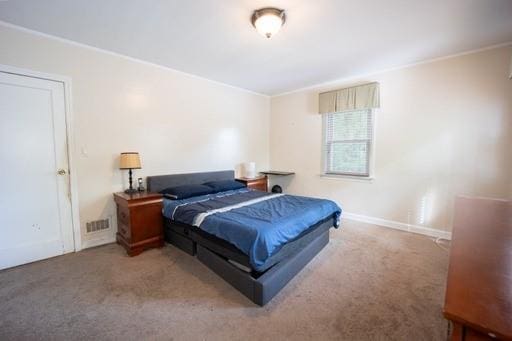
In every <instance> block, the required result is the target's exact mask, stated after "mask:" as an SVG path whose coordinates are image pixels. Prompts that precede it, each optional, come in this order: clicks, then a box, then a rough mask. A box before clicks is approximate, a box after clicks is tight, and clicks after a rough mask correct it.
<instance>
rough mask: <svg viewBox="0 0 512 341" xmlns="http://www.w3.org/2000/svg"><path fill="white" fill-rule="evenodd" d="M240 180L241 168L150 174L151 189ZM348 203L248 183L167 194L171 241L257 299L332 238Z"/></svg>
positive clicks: (261, 299) (274, 291) (269, 296)
mask: <svg viewBox="0 0 512 341" xmlns="http://www.w3.org/2000/svg"><path fill="white" fill-rule="evenodd" d="M223 180H234V171H232V170H228V171H217V172H204V173H189V174H172V175H161V176H150V177H148V178H147V186H148V190H149V191H152V192H160V191H162V190H164V189H166V188H169V187H173V186H182V185H195V184H203V183H207V182H212V181H223ZM340 214H341V209H340V208H339V207H338V206H337V205H336V204H334V203H333V202H331V201H328V200H323V199H315V198H307V197H298V196H290V195H283V194H272V193H266V192H259V191H254V190H250V189H247V188H240V189H235V190H230V191H225V192H224V191H222V192H216V193H212V194H207V195H198V196H193V197H191V198H188V199H185V200H169V199H164V210H163V215H164V233H165V240H166V241H167V242H168V243H171V244H172V245H174V246H176V247H178V248H179V249H181V250H183V251H185V252H187V253H188V254H190V255H192V256H197V258H198V260H199V261H200V262H202V263H203V264H204V265H206V266H207V267H209V268H210V269H211V270H213V271H214V272H215V273H217V274H218V275H219V276H221V277H222V278H224V279H225V280H226V281H227V282H228V283H230V284H231V285H232V286H233V287H235V288H236V289H238V290H239V291H240V292H241V293H242V294H244V295H245V296H246V297H248V298H249V299H250V300H252V301H253V302H254V303H256V304H258V305H261V306H263V305H265V304H266V303H267V302H269V301H270V300H271V299H272V298H273V297H274V296H275V295H276V294H277V293H278V292H279V291H280V290H281V289H282V288H283V287H284V286H285V285H286V284H287V283H288V282H289V281H290V280H291V279H292V278H293V277H294V276H295V275H296V274H297V273H298V272H299V271H300V270H301V269H302V268H303V267H304V266H305V265H306V264H307V263H308V262H309V261H310V260H311V259H312V258H313V257H314V256H315V255H316V254H317V253H318V252H320V251H321V250H322V249H323V247H324V246H325V245H326V244H327V243H328V242H329V229H330V228H331V227H333V226H338V223H339V218H340Z"/></svg>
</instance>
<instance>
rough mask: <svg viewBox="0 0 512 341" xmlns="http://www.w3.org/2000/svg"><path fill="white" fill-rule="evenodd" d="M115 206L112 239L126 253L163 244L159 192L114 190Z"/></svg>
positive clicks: (131, 254)
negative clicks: (130, 192) (113, 235)
mask: <svg viewBox="0 0 512 341" xmlns="http://www.w3.org/2000/svg"><path fill="white" fill-rule="evenodd" d="M114 201H115V202H116V206H117V234H116V240H117V243H118V244H121V245H122V246H124V248H125V249H126V252H128V255H130V256H136V255H138V254H139V253H141V252H142V251H144V250H146V249H149V248H152V247H162V246H164V233H163V218H162V195H161V194H159V193H148V192H140V193H134V194H126V193H124V192H120V193H114Z"/></svg>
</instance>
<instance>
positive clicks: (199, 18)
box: [0, 0, 512, 95]
mask: <svg viewBox="0 0 512 341" xmlns="http://www.w3.org/2000/svg"><path fill="white" fill-rule="evenodd" d="M265 6H275V7H279V8H283V9H285V10H286V12H287V22H286V24H285V26H284V27H283V29H282V30H281V32H279V33H278V34H277V35H276V36H275V37H273V38H272V39H271V40H267V39H265V38H264V37H262V36H261V35H259V34H258V33H257V32H256V31H255V30H254V28H253V27H252V26H251V23H250V20H249V19H250V16H251V14H252V11H253V10H254V9H257V8H260V7H265ZM0 20H3V21H6V22H9V23H12V24H15V25H19V26H24V27H26V28H30V29H33V30H37V31H40V32H44V33H47V34H51V35H55V36H58V37H61V38H66V39H70V40H73V41H76V42H80V43H83V44H87V45H91V46H95V47H98V48H102V49H105V50H109V51H113V52H117V53H120V54H123V55H127V56H130V57H134V58H138V59H142V60H145V61H149V62H152V63H156V64H160V65H163V66H166V67H170V68H173V69H176V70H180V71H183V72H187V73H191V74H194V75H198V76H202V77H205V78H208V79H212V80H215V81H219V82H223V83H226V84H230V85H233V86H237V87H240V88H244V89H248V90H252V91H255V92H259V93H263V94H268V95H275V94H279V93H283V92H288V91H292V90H295V89H299V88H303V87H308V86H311V85H314V84H319V83H324V82H328V81H331V80H335V79H340V78H345V77H351V76H356V75H360V74H367V73H370V72H375V71H379V70H382V69H387V68H391V67H396V66H400V65H404V64H410V63H414V62H419V61H422V60H427V59H432V58H437V57H442V56H446V55H450V54H455V53H459V52H463V51H468V50H472V49H477V48H481V47H485V46H489V45H494V44H499V43H504V42H509V41H512V1H511V0H386V1H379V0H267V1H263V0H152V1H142V0H81V1H80V0H74V1H70V0H7V1H6V0H0Z"/></svg>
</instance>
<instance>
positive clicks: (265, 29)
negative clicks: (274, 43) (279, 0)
mask: <svg viewBox="0 0 512 341" xmlns="http://www.w3.org/2000/svg"><path fill="white" fill-rule="evenodd" d="M285 21H286V15H285V14H284V10H282V9H277V8H273V7H266V8H261V9H258V10H256V11H254V13H253V14H252V17H251V22H252V25H253V26H254V28H256V30H257V31H258V32H259V33H260V34H261V35H263V36H265V37H267V38H269V39H270V38H272V37H273V36H274V35H275V34H276V33H277V32H279V30H280V29H281V26H283V25H284V22H285Z"/></svg>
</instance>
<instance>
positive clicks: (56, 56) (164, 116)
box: [0, 26, 270, 239]
mask: <svg viewBox="0 0 512 341" xmlns="http://www.w3.org/2000/svg"><path fill="white" fill-rule="evenodd" d="M0 46H1V48H0V64H5V65H11V66H15V67H20V68H26V69H30V70H35V71H40V72H45V73H53V74H58V75H64V76H68V77H71V78H72V87H73V92H72V99H73V116H74V133H75V134H74V140H75V146H76V148H75V149H76V150H73V151H72V153H73V155H74V160H75V163H76V167H77V170H78V192H79V204H80V220H81V226H82V234H83V230H84V225H85V222H87V221H90V220H95V219H99V218H105V217H108V216H115V207H114V204H113V200H112V192H115V191H120V190H121V189H122V188H123V182H124V186H126V184H127V176H126V172H121V171H120V170H118V169H117V167H118V155H119V153H120V152H122V151H139V152H140V153H141V156H142V163H143V169H142V170H137V171H135V177H141V176H145V175H156V174H168V173H175V172H194V171H209V170H222V169H233V168H234V167H235V166H236V165H237V164H239V163H241V162H244V161H256V163H257V166H258V169H263V168H267V167H268V156H269V151H268V149H269V142H268V141H269V112H270V100H269V99H268V98H267V97H265V96H260V95H256V94H253V93H250V92H247V91H243V90H240V89H236V88H232V87H229V86H224V85H221V84H218V83H214V82H211V81H207V80H204V79H201V78H197V77H193V76H189V75H186V74H183V73H178V72H174V71H171V70H166V69H163V68H160V67H155V66H151V65H148V64H144V63H139V62H135V61H131V60H128V59H126V58H122V57H118V56H115V55H112V54H108V53H103V52H98V51H95V50H93V49H88V48H84V47H80V46H76V45H73V44H69V43H66V42H62V41H58V40H54V39H49V38H46V37H42V36H39V35H34V34H31V33H26V32H22V31H18V30H15V29H11V28H6V27H3V26H0ZM114 221H115V219H114ZM114 227H115V226H114ZM114 230H115V228H114ZM95 237H97V238H103V237H107V238H108V237H111V234H108V235H95ZM88 238H89V237H87V236H84V239H88Z"/></svg>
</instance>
